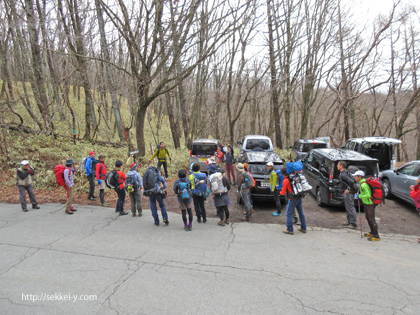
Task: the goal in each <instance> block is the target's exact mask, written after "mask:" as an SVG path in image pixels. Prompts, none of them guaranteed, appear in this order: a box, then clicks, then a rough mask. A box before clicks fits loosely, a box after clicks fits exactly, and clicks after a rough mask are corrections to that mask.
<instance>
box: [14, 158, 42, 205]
mask: <svg viewBox="0 0 420 315" xmlns="http://www.w3.org/2000/svg"><path fill="white" fill-rule="evenodd" d="M34 172H35V169H34V168H33V167H32V166H30V165H29V162H28V161H26V160H23V161H22V162H20V165H19V167H18V168H17V170H16V176H17V183H16V184H17V186H18V189H19V199H20V204H21V206H22V211H23V212H27V211H28V207H27V205H26V192H28V195H29V199H30V201H31V204H32V209H39V206H38V203H37V202H36V199H35V194H34V188H33V187H32V182H33V179H32V177H33V176H34Z"/></svg>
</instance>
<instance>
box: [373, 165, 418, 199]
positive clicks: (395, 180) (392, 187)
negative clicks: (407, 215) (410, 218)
mask: <svg viewBox="0 0 420 315" xmlns="http://www.w3.org/2000/svg"><path fill="white" fill-rule="evenodd" d="M419 175H420V161H412V162H410V163H407V164H405V165H403V166H401V167H400V168H398V169H396V170H386V171H383V172H382V176H381V179H382V182H383V183H384V192H385V197H387V198H390V197H391V196H396V197H398V198H400V199H402V200H404V201H406V202H408V203H410V204H412V205H414V200H413V199H411V197H410V186H411V185H416V181H417V177H418V176H419Z"/></svg>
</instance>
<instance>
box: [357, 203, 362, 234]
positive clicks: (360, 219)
mask: <svg viewBox="0 0 420 315" xmlns="http://www.w3.org/2000/svg"><path fill="white" fill-rule="evenodd" d="M357 203H358V205H359V221H360V238H363V231H362V216H361V214H360V199H357Z"/></svg>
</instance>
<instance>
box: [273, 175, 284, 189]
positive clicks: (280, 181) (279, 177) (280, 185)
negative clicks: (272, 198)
mask: <svg viewBox="0 0 420 315" xmlns="http://www.w3.org/2000/svg"><path fill="white" fill-rule="evenodd" d="M275 172H276V174H277V185H276V189H278V190H282V188H283V180H284V176H283V174H282V173H281V170H275Z"/></svg>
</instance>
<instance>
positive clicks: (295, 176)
mask: <svg viewBox="0 0 420 315" xmlns="http://www.w3.org/2000/svg"><path fill="white" fill-rule="evenodd" d="M154 157H157V158H158V165H157V167H149V168H148V169H147V170H146V172H145V174H144V176H143V178H142V176H141V175H140V173H139V172H138V164H137V163H135V162H134V163H132V164H131V165H130V168H129V171H128V172H127V173H126V174H125V173H124V172H123V171H122V166H123V162H122V161H120V160H117V161H116V162H115V164H114V165H115V167H114V168H113V170H112V171H111V172H108V171H107V168H106V165H105V159H106V156H105V155H99V157H98V160H96V153H95V152H94V151H91V152H89V156H88V157H87V158H85V159H83V161H82V166H81V169H82V171H83V173H84V174H86V176H87V179H88V181H89V193H88V199H89V200H96V198H97V196H95V194H94V193H95V188H96V186H97V187H98V189H99V198H100V202H101V206H104V207H107V206H109V204H108V203H107V202H105V187H109V188H111V189H113V190H115V192H116V193H117V196H118V201H117V204H116V208H115V212H117V213H119V215H127V214H128V213H129V212H128V211H125V210H124V202H125V198H126V194H127V193H128V195H129V197H130V204H131V212H132V216H133V217H135V216H139V217H140V216H142V202H141V196H142V193H143V195H144V196H145V197H148V199H149V205H150V209H151V212H152V216H153V219H154V224H155V225H157V226H158V225H159V224H160V219H159V215H158V211H157V210H158V209H157V204H158V205H159V207H160V210H161V216H162V221H163V223H165V225H168V224H169V220H168V213H167V211H166V206H165V202H164V199H165V197H166V189H167V188H168V186H167V183H166V181H165V179H164V178H163V176H162V174H161V167H162V166H163V168H164V171H165V177H166V178H168V172H167V158H169V159H171V156H170V154H169V151H168V149H167V148H166V147H165V145H164V143H163V142H161V143H160V144H159V146H158V147H157V148H156V150H155V152H154V154H153V156H152V157H151V158H150V160H152V159H153V158H154ZM299 163H300V162H295V163H287V164H286V166H285V167H283V168H281V169H274V164H273V163H272V162H268V163H267V164H266V167H267V172H266V174H267V175H269V180H270V189H271V192H272V194H273V197H274V200H275V203H276V211H275V212H273V215H274V216H279V215H281V207H282V205H281V200H280V196H284V197H285V199H286V201H287V210H286V216H287V221H286V222H287V223H286V226H287V228H286V229H285V230H284V231H283V232H284V233H286V234H289V235H293V234H294V224H296V225H300V227H299V228H298V231H300V232H302V233H306V229H307V226H306V219H305V214H304V212H303V207H302V199H303V197H304V196H305V192H306V191H308V190H309V189H310V186H309V188H308V189H302V187H303V186H305V185H307V186H308V184H307V182H306V179H305V178H304V176H303V174H302V172H301V168H299ZM206 164H207V174H208V175H207V174H206V173H203V172H200V164H199V163H194V164H191V165H190V169H189V174H187V171H186V170H185V169H180V170H179V171H178V179H177V180H176V181H175V183H174V185H173V191H174V193H175V194H176V196H177V200H178V203H179V209H180V210H181V213H182V220H183V223H184V229H185V231H191V230H192V222H193V213H192V207H193V206H194V210H195V215H196V218H197V222H198V223H201V222H203V223H206V222H207V213H206V208H205V200H206V198H208V197H209V196H210V195H212V196H213V200H214V202H213V204H214V206H215V207H216V210H217V215H218V216H219V218H220V221H219V222H218V225H220V226H225V225H226V224H229V223H230V221H229V217H230V213H229V208H228V206H229V205H230V198H229V191H230V190H231V187H232V186H237V190H238V193H239V194H240V197H241V200H242V201H243V204H244V207H245V211H244V213H243V214H244V217H243V218H242V221H250V220H251V218H252V213H253V203H252V198H251V190H252V188H253V187H255V184H256V182H255V179H254V178H253V176H252V173H251V172H250V170H249V166H248V164H247V163H237V165H236V170H237V175H236V176H235V171H234V164H235V158H234V152H233V147H232V146H231V145H229V144H228V145H227V146H226V147H225V148H224V147H223V146H221V145H220V146H219V147H218V150H217V152H215V156H214V157H211V158H209V159H208V160H207V162H206ZM222 164H223V165H224V166H225V168H222V167H220V166H221V165H222ZM294 164H296V165H294ZM300 165H301V163H300ZM289 166H290V167H289ZM294 167H295V168H294ZM296 167H297V169H296ZM337 169H338V170H339V171H340V176H339V179H340V182H341V188H342V192H343V201H344V207H345V209H346V213H347V222H345V223H343V224H342V225H343V226H345V227H347V228H350V229H357V213H356V208H355V199H357V200H358V201H359V202H360V201H361V204H362V205H363V207H364V212H365V217H366V220H367V222H368V225H369V228H370V231H369V232H368V233H365V236H366V237H368V240H369V241H379V240H380V237H379V232H378V225H377V223H376V220H375V207H376V204H375V203H374V202H373V201H372V200H373V192H372V188H371V186H370V185H369V184H368V183H367V181H366V179H365V174H364V172H363V171H361V170H357V171H356V172H354V174H352V173H350V172H349V171H348V170H347V163H346V162H345V161H340V162H339V163H338V165H337ZM77 171H78V170H77V168H76V166H75V162H74V160H73V159H67V160H66V162H65V165H57V166H56V167H55V169H54V172H55V173H56V178H57V183H58V184H59V185H61V186H63V187H64V188H65V190H66V193H67V202H66V206H65V213H67V214H73V213H74V212H75V211H77V209H76V208H74V207H73V195H74V178H73V174H74V173H75V172H77ZM34 174H35V169H34V168H33V167H32V166H31V165H30V163H29V161H27V160H23V161H21V163H20V165H19V166H18V168H17V186H18V190H19V197H20V202H21V206H22V210H23V211H24V212H27V211H28V208H27V204H26V192H28V195H29V199H30V202H31V204H32V208H33V209H39V208H40V207H39V206H38V203H37V201H36V198H35V194H34V191H33V186H32V182H33V176H34ZM298 185H299V186H298ZM410 188H411V196H412V198H413V199H414V200H415V203H416V208H417V209H418V210H420V176H419V178H418V179H417V185H414V186H411V187H410ZM359 206H360V204H359ZM296 212H297V213H296ZM187 214H188V217H187ZM299 221H300V223H298V222H299ZM360 223H361V222H360ZM419 242H420V238H419Z"/></svg>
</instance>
